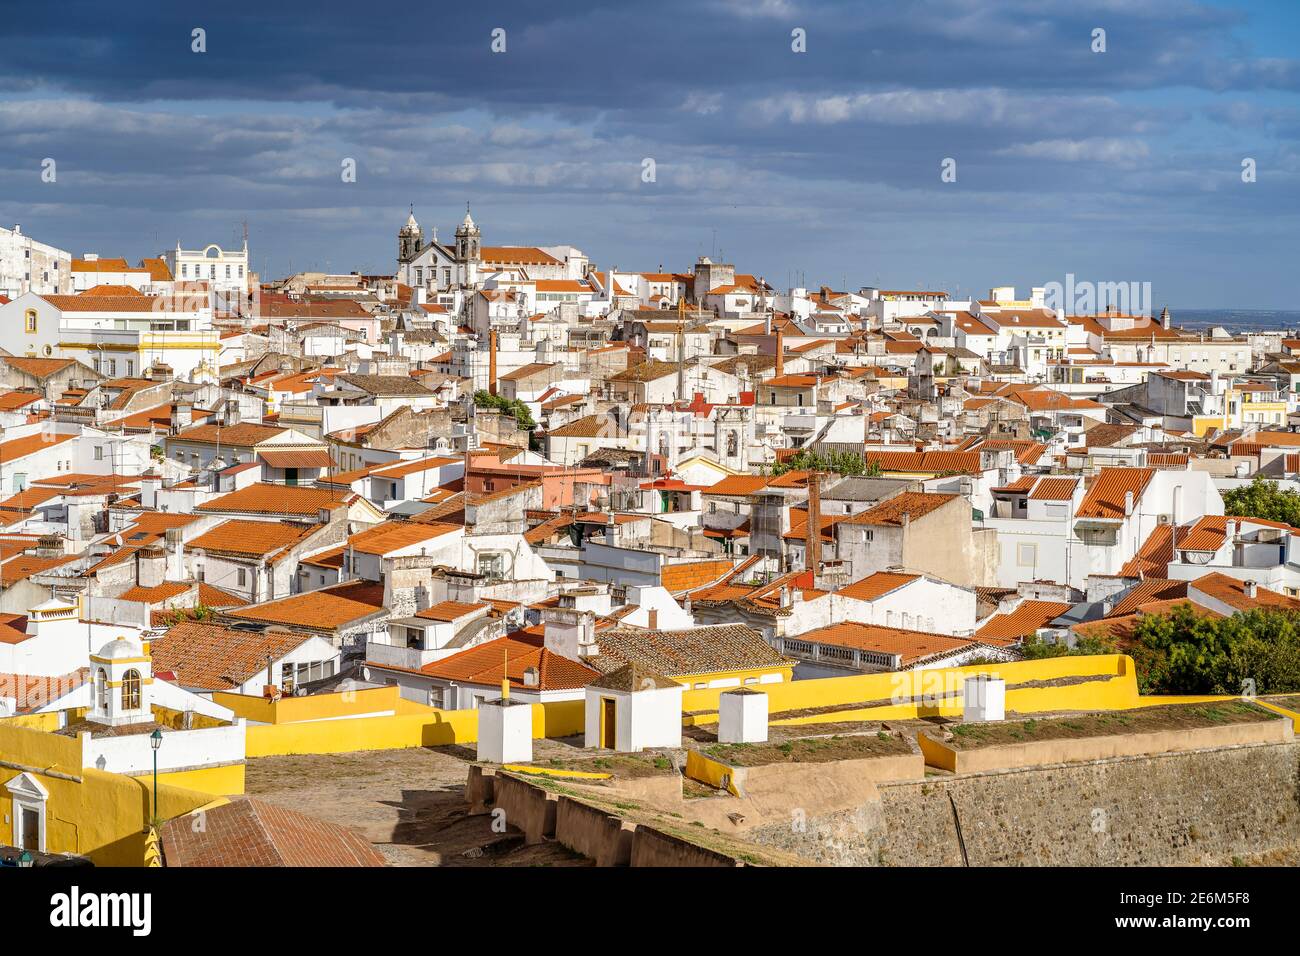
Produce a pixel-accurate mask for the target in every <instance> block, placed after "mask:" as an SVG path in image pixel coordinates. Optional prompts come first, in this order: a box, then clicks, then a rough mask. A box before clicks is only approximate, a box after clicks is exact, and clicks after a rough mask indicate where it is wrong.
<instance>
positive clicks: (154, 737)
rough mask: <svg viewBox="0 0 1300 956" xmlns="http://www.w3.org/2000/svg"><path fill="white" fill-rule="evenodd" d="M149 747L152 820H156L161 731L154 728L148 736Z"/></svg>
mask: <svg viewBox="0 0 1300 956" xmlns="http://www.w3.org/2000/svg"><path fill="white" fill-rule="evenodd" d="M149 746H150V747H151V748H153V818H154V820H157V819H158V748H159V747H161V746H162V729H161V728H158V727H155V728H154V729H153V733H151V734H150V735H149Z"/></svg>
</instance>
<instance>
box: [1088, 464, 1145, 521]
mask: <svg viewBox="0 0 1300 956" xmlns="http://www.w3.org/2000/svg"><path fill="white" fill-rule="evenodd" d="M1155 473H1156V470H1155V469H1154V468H1103V469H1102V470H1101V471H1100V472H1099V473H1098V474H1097V477H1096V478H1094V479H1093V482H1092V484H1091V485H1090V486H1089V487H1088V493H1087V494H1086V495H1084V498H1083V501H1082V502H1081V503H1080V504H1079V510H1078V512H1076V514H1075V517H1078V518H1107V519H1120V518H1123V517H1124V502H1125V497H1126V495H1127V493H1128V492H1132V493H1133V502H1134V506H1135V507H1136V505H1137V502H1138V500H1139V499H1141V497H1142V492H1143V491H1145V490H1146V486H1147V483H1148V482H1150V481H1151V476H1152V475H1154V474H1155Z"/></svg>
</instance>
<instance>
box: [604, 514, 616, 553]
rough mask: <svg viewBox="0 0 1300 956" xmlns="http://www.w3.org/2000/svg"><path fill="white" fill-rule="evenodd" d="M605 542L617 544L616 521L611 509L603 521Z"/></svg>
mask: <svg viewBox="0 0 1300 956" xmlns="http://www.w3.org/2000/svg"><path fill="white" fill-rule="evenodd" d="M605 543H606V544H608V545H615V544H618V522H617V521H615V520H614V512H612V511H611V512H610V513H609V517H608V520H606V522H605Z"/></svg>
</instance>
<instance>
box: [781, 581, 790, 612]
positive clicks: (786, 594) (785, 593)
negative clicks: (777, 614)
mask: <svg viewBox="0 0 1300 956" xmlns="http://www.w3.org/2000/svg"><path fill="white" fill-rule="evenodd" d="M781 606H782V607H789V606H790V589H789V588H788V587H786V586H785V585H784V584H783V585H781Z"/></svg>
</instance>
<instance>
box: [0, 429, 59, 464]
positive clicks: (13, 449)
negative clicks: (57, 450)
mask: <svg viewBox="0 0 1300 956" xmlns="http://www.w3.org/2000/svg"><path fill="white" fill-rule="evenodd" d="M76 437H77V436H76V435H46V434H44V433H42V432H37V433H36V434H34V435H26V436H24V437H23V438H14V439H11V440H10V441H7V442H4V443H0V464H5V463H8V462H12V461H18V460H19V459H20V458H26V457H27V456H28V455H34V454H36V453H37V452H38V451H43V450H44V449H46V448H53V447H54V446H55V445H62V444H63V443H64V442H66V441H71V440H72V439H73V438H76Z"/></svg>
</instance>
